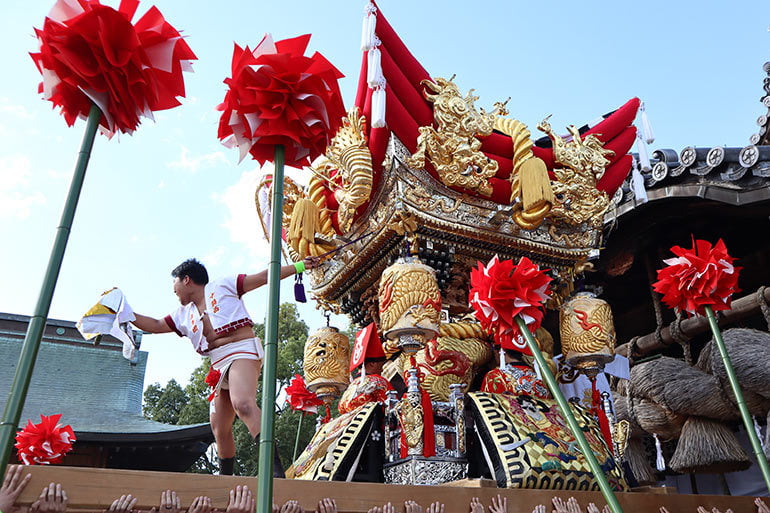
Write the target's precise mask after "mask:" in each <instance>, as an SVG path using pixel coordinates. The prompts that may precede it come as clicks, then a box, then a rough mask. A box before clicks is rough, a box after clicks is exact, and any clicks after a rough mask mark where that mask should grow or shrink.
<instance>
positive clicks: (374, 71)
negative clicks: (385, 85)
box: [366, 47, 385, 89]
mask: <svg viewBox="0 0 770 513" xmlns="http://www.w3.org/2000/svg"><path fill="white" fill-rule="evenodd" d="M366 68H367V69H366V82H367V83H368V84H369V87H371V88H372V89H374V88H375V87H377V85H378V84H380V83H381V82H382V81H383V80H384V79H385V77H384V76H383V74H382V55H381V54H380V49H379V48H376V47H375V48H372V49H371V50H369V51H368V52H366Z"/></svg>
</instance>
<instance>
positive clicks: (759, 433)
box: [751, 415, 770, 454]
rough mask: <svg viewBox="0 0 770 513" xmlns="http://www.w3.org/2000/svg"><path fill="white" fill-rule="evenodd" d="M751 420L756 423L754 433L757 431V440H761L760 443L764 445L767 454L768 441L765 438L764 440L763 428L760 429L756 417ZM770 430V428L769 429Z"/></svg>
mask: <svg viewBox="0 0 770 513" xmlns="http://www.w3.org/2000/svg"><path fill="white" fill-rule="evenodd" d="M751 420H753V421H754V431H756V433H757V438H758V439H759V441H760V443H761V445H762V451H764V452H765V454H767V443H766V442H767V441H766V440H765V439H764V438H762V428H761V427H759V423H758V422H757V418H756V417H754V416H753V415H752V417H751ZM768 429H770V428H768Z"/></svg>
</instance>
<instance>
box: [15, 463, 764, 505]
mask: <svg viewBox="0 0 770 513" xmlns="http://www.w3.org/2000/svg"><path fill="white" fill-rule="evenodd" d="M27 469H28V470H29V472H30V473H31V474H32V480H31V482H30V483H29V485H28V486H27V488H26V489H25V490H24V493H23V494H22V496H21V497H20V499H19V502H20V503H21V504H22V505H29V504H30V503H31V502H32V501H34V500H35V499H36V498H37V496H38V495H39V494H40V491H41V490H42V488H43V487H44V486H46V485H48V484H49V483H51V482H56V483H61V484H62V487H63V488H64V489H65V490H66V491H67V495H68V496H69V499H70V503H69V506H68V510H70V511H78V512H85V511H102V510H104V509H106V508H107V507H108V506H109V505H110V504H111V503H112V501H113V500H114V499H115V498H117V497H119V496H121V495H124V494H127V493H131V494H132V495H134V496H135V497H137V498H138V499H139V501H138V504H137V506H136V508H137V509H142V510H149V509H150V508H151V507H153V506H155V507H157V506H158V503H159V501H160V493H161V491H163V490H174V491H176V492H177V493H178V494H179V495H180V497H181V501H182V506H183V507H185V508H186V507H188V506H189V505H190V503H191V502H192V500H193V498H195V497H197V496H199V495H206V496H208V497H210V498H211V500H212V502H213V504H214V506H215V507H216V508H217V509H219V510H220V511H224V510H225V508H226V506H227V499H228V494H229V490H230V489H231V488H233V487H234V486H236V485H239V484H240V485H246V486H248V487H249V488H250V489H251V491H252V492H253V493H256V490H257V480H256V478H254V477H233V476H209V475H202V474H185V473H172V472H146V471H135V470H115V469H94V468H76V467H60V466H50V467H27ZM498 494H500V495H502V496H503V497H506V498H507V499H508V513H530V512H531V511H532V510H533V509H534V507H535V506H537V505H539V504H544V505H546V506H547V511H550V510H551V509H552V508H551V499H552V498H553V497H561V498H562V499H563V500H565V501H566V500H567V499H568V498H569V497H575V499H577V500H578V502H579V503H580V505H581V506H582V507H583V509H584V510H585V508H586V506H587V505H588V503H589V502H593V503H595V504H596V505H597V506H599V508H600V509H601V508H602V507H603V505H604V501H603V499H602V495H601V493H599V492H576V491H565V490H519V489H515V490H509V489H497V488H490V487H485V486H484V485H483V484H481V483H476V484H473V485H472V486H471V487H454V486H398V485H386V484H379V483H341V482H328V481H293V480H288V479H276V480H275V486H274V498H275V502H276V503H278V504H283V503H284V502H285V501H287V500H289V499H296V500H298V501H299V503H300V506H302V508H304V509H305V510H306V511H314V510H315V509H316V507H317V504H318V501H319V500H321V499H322V498H326V497H330V498H333V499H334V500H335V501H336V502H337V507H338V509H339V511H340V513H366V512H367V511H368V510H369V508H371V507H373V506H382V505H383V504H385V503H387V502H392V503H393V504H394V505H395V506H396V512H397V513H401V512H403V511H404V501H405V500H414V501H416V502H417V503H419V504H421V505H422V506H423V507H427V506H428V505H429V504H430V503H432V502H434V501H440V502H443V503H444V504H445V508H446V509H445V513H468V509H469V504H470V500H471V498H472V497H479V499H481V501H482V503H483V504H485V505H489V504H490V503H491V500H492V497H494V496H497V495H498ZM618 500H619V501H620V503H621V505H622V506H623V508H624V510H625V511H626V512H627V513H630V512H635V511H648V512H656V511H658V508H659V507H660V506H666V507H667V508H668V509H669V511H671V512H672V513H695V510H696V508H697V507H698V506H703V507H704V508H706V510H707V511H711V508H719V510H720V511H722V512H724V511H726V510H727V508H728V507H729V508H731V509H732V510H733V511H734V513H755V512H756V506H754V503H753V499H752V498H751V497H730V496H720V495H678V494H672V495H661V494H657V493H620V494H618ZM160 513H162V512H160Z"/></svg>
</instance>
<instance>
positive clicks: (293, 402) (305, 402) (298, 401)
mask: <svg viewBox="0 0 770 513" xmlns="http://www.w3.org/2000/svg"><path fill="white" fill-rule="evenodd" d="M286 401H287V402H288V403H289V406H290V407H291V409H292V410H295V411H303V412H305V413H317V412H318V407H319V406H321V405H322V404H323V401H322V400H321V399H319V398H318V396H317V395H316V394H315V393H313V392H311V391H310V390H308V388H307V386H306V385H305V380H304V379H303V378H302V376H300V375H299V374H295V375H294V377H293V378H291V382H290V383H289V386H288V387H286Z"/></svg>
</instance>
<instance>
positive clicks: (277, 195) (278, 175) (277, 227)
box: [257, 144, 285, 513]
mask: <svg viewBox="0 0 770 513" xmlns="http://www.w3.org/2000/svg"><path fill="white" fill-rule="evenodd" d="M284 151H285V150H284V147H283V145H280V144H278V145H276V146H275V160H274V163H275V171H273V207H272V226H271V227H270V265H269V267H268V268H267V288H268V296H267V319H266V322H265V360H264V363H263V365H262V369H263V370H262V372H263V375H262V432H261V437H260V441H259V464H258V467H257V469H258V488H257V512H258V513H272V511H273V446H274V443H273V420H274V419H275V373H276V363H277V361H278V308H279V304H280V303H279V300H280V294H281V223H282V220H283V160H284Z"/></svg>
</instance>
